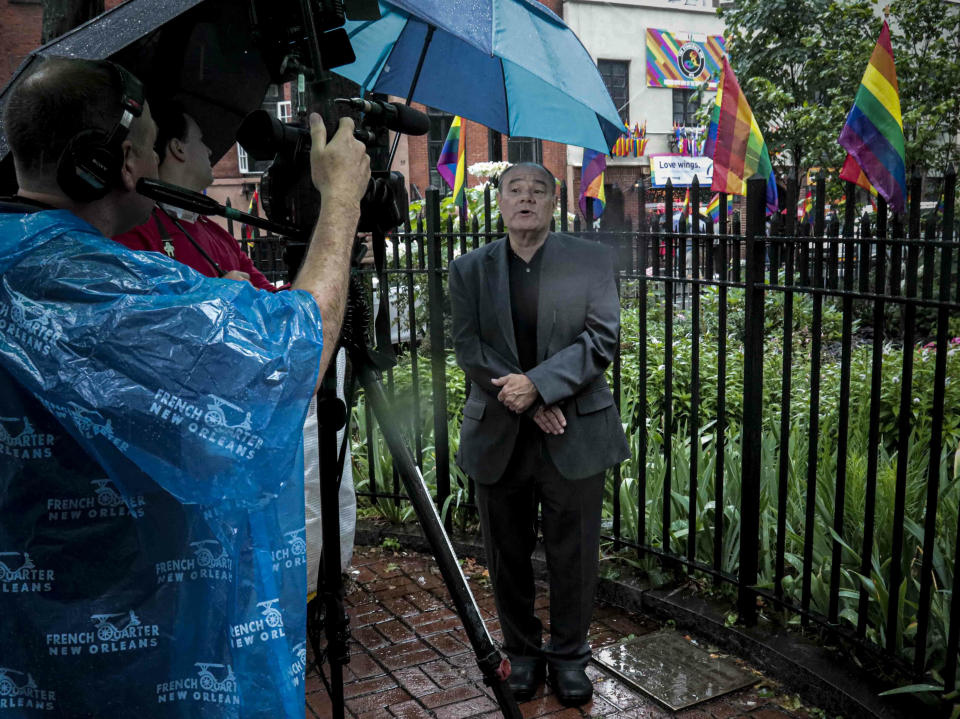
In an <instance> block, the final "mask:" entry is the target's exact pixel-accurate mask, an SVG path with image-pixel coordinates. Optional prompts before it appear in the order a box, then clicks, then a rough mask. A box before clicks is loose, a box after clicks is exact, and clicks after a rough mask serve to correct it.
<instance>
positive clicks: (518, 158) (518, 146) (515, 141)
mask: <svg viewBox="0 0 960 719" xmlns="http://www.w3.org/2000/svg"><path fill="white" fill-rule="evenodd" d="M507 160H508V161H509V162H512V163H516V162H539V163H541V164H542V163H543V141H542V140H538V139H537V138H535V137H511V138H509V139H508V140H507Z"/></svg>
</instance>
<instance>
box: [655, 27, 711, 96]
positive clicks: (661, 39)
mask: <svg viewBox="0 0 960 719" xmlns="http://www.w3.org/2000/svg"><path fill="white" fill-rule="evenodd" d="M726 54H727V47H726V44H725V43H724V40H723V36H722V35H698V34H695V33H677V34H674V33H671V32H668V31H667V30H654V29H653V28H648V29H647V87H688V88H694V89H696V88H698V87H700V85H702V84H703V83H704V82H707V83H708V84H707V89H708V90H716V89H717V82H718V78H719V77H720V71H721V70H722V69H723V58H724V57H725V56H726Z"/></svg>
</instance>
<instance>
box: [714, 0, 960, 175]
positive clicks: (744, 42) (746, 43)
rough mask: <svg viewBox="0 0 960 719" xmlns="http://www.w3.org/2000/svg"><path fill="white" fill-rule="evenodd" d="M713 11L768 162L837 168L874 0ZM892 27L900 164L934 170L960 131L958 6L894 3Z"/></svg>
mask: <svg viewBox="0 0 960 719" xmlns="http://www.w3.org/2000/svg"><path fill="white" fill-rule="evenodd" d="M718 14H719V15H720V16H721V17H722V18H723V20H724V22H725V24H726V26H727V30H726V32H727V36H728V38H729V43H728V50H729V52H730V63H731V65H732V67H733V68H734V71H735V72H736V73H737V78H738V79H739V81H740V85H741V87H743V88H744V92H745V93H746V94H747V98H748V99H749V101H750V105H751V107H752V108H753V111H754V114H755V115H756V117H757V120H758V122H760V123H761V127H762V128H763V131H764V137H765V139H766V141H767V144H768V146H769V148H770V150H771V159H772V160H773V162H774V165H775V166H776V167H777V168H778V170H780V171H781V172H783V171H785V170H786V168H788V167H789V168H791V169H792V171H793V173H794V176H795V177H796V178H797V180H798V181H799V179H800V178H801V177H802V176H803V174H804V173H805V171H806V170H807V169H809V168H810V167H824V168H839V167H840V166H841V164H842V162H843V159H844V157H845V151H844V150H843V148H841V147H840V145H839V144H838V143H837V138H838V137H839V135H840V130H841V128H842V127H843V123H844V121H845V119H846V116H847V113H848V112H849V111H850V108H851V107H852V105H853V98H854V95H855V94H856V91H857V87H858V86H859V84H860V79H861V77H862V76H863V72H864V69H865V68H866V65H867V62H868V60H869V58H870V54H871V52H872V50H873V47H874V45H875V44H876V41H877V37H878V35H879V30H880V25H881V18H880V15H879V14H878V12H877V6H876V4H875V2H870V1H869V0H738V2H737V3H736V5H735V6H734V7H732V8H724V9H721V10H719V11H718ZM890 26H891V34H892V36H893V47H894V55H895V57H896V63H897V75H898V81H899V85H900V99H901V105H902V107H903V115H904V125H905V134H906V136H907V167H908V168H910V167H914V166H916V167H920V168H922V169H925V170H930V169H939V168H941V167H943V166H945V164H946V163H947V162H948V161H949V159H950V158H952V157H955V155H956V135H957V131H958V130H960V112H958V107H960V106H958V102H960V100H958V97H957V95H956V94H955V93H956V88H957V87H960V59H958V58H960V44H958V43H960V8H958V7H957V6H956V5H952V4H949V3H946V2H944V1H943V0H898V1H897V2H895V4H894V5H893V8H892V13H891V17H890Z"/></svg>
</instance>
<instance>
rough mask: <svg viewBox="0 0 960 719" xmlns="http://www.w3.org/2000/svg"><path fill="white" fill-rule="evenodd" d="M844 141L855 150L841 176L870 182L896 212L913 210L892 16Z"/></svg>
mask: <svg viewBox="0 0 960 719" xmlns="http://www.w3.org/2000/svg"><path fill="white" fill-rule="evenodd" d="M838 142H839V143H840V144H841V145H842V146H843V147H844V148H845V149H846V151H847V153H849V154H848V155H847V160H846V162H844V164H843V169H842V170H841V171H840V177H841V178H843V179H844V180H850V181H851V182H855V183H857V184H858V185H860V186H861V187H864V184H862V183H863V182H864V181H866V182H867V183H869V184H870V185H872V186H873V187H874V188H875V189H876V191H877V192H878V193H880V196H881V197H883V199H885V200H886V201H887V204H889V205H890V207H891V208H892V209H893V210H894V212H904V211H905V210H906V209H907V173H906V155H905V152H904V141H903V118H902V117H901V115H900V89H899V86H898V85H897V68H896V66H895V64H894V61H893V46H892V45H891V44H890V28H889V27H888V26H887V21H886V20H884V21H883V28H882V29H881V30H880V37H879V39H878V40H877V44H876V47H874V48H873V54H872V55H871V56H870V62H869V63H867V69H866V72H864V73H863V79H862V80H861V81H860V88H859V89H858V90H857V94H856V97H854V99H853V108H852V109H851V110H850V114H849V115H847V122H846V124H845V125H844V126H843V130H842V131H841V132H840V139H839V140H838ZM861 176H862V177H861Z"/></svg>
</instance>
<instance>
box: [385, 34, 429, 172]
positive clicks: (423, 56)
mask: <svg viewBox="0 0 960 719" xmlns="http://www.w3.org/2000/svg"><path fill="white" fill-rule="evenodd" d="M434 30H436V28H435V27H434V26H433V25H428V26H427V36H426V37H425V38H424V39H423V49H422V50H420V59H419V60H417V69H416V70H414V71H413V80H411V81H410V92H408V93H407V101H406V105H407V106H408V107H409V106H410V103H411V102H412V101H413V92H414V90H416V89H417V83H418V82H420V71H421V70H422V69H423V62H424V60H426V59H427V50H428V49H429V48H430V42H431V41H432V40H433V32H434ZM399 144H400V133H399V132H396V133H394V135H393V147H391V148H390V159H389V160H388V161H387V170H389V169H390V168H391V167H393V156H394V155H396V154H397V146H398V145H399Z"/></svg>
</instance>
